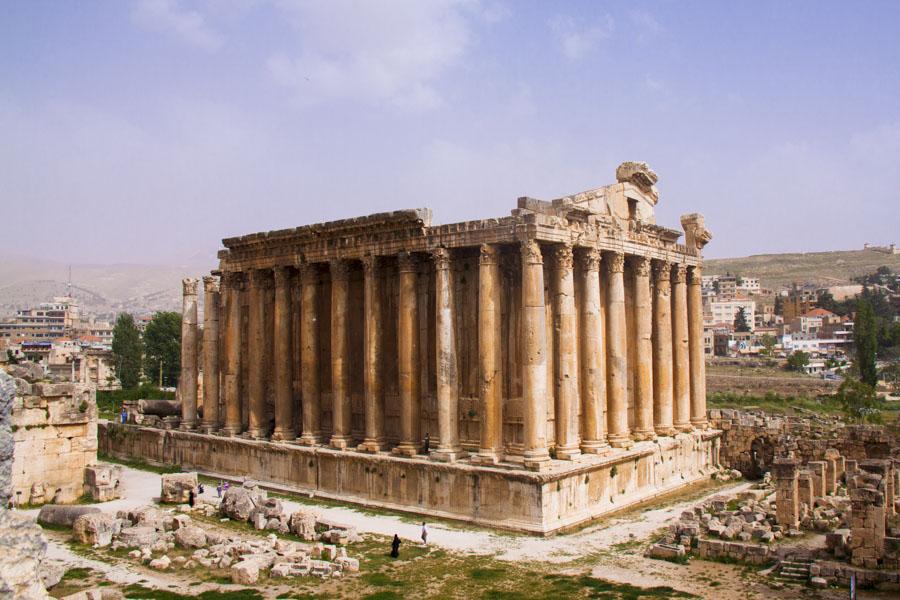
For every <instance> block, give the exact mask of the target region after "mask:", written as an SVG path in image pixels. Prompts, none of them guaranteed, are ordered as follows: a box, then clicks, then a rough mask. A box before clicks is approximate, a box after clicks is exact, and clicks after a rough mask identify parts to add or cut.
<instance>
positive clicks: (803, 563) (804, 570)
mask: <svg viewBox="0 0 900 600" xmlns="http://www.w3.org/2000/svg"><path fill="white" fill-rule="evenodd" d="M810 565H812V561H811V560H809V559H806V558H790V559H784V560H782V561H781V568H780V569H778V574H777V575H776V576H775V577H776V578H777V579H780V580H782V581H790V582H793V583H806V582H807V581H809V567H810Z"/></svg>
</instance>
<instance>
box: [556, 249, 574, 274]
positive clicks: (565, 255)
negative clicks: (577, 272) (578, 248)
mask: <svg viewBox="0 0 900 600" xmlns="http://www.w3.org/2000/svg"><path fill="white" fill-rule="evenodd" d="M553 258H554V260H555V261H556V267H557V268H558V269H559V270H560V271H571V270H572V266H573V263H574V256H573V255H572V244H562V245H560V246H557V247H556V248H555V249H554V251H553Z"/></svg>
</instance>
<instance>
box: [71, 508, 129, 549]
mask: <svg viewBox="0 0 900 600" xmlns="http://www.w3.org/2000/svg"><path fill="white" fill-rule="evenodd" d="M72 530H73V531H74V532H75V537H76V538H77V539H78V541H79V542H81V543H82V544H89V545H91V546H94V545H97V546H109V545H110V544H111V543H112V538H113V536H114V535H116V534H118V533H119V531H120V530H121V521H119V519H117V518H116V517H115V516H113V515H110V514H107V513H89V514H86V515H81V516H80V517H78V518H77V519H75V522H74V523H73V524H72Z"/></svg>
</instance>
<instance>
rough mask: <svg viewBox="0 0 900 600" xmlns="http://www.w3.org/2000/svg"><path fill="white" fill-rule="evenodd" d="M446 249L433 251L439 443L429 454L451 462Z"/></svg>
mask: <svg viewBox="0 0 900 600" xmlns="http://www.w3.org/2000/svg"><path fill="white" fill-rule="evenodd" d="M450 261H451V257H450V251H449V250H447V249H446V248H437V249H436V250H435V251H434V267H435V277H434V281H435V302H436V311H435V312H436V313H437V314H436V327H435V335H436V338H437V352H436V354H437V365H436V370H435V373H436V375H437V403H438V435H439V436H440V442H439V443H438V447H437V449H436V450H435V451H434V452H433V453H432V456H433V458H436V459H438V460H447V461H453V460H456V458H458V457H459V454H460V450H461V449H460V445H459V420H458V419H459V379H458V377H459V376H458V373H457V364H456V331H455V326H454V318H455V316H454V313H455V306H454V304H455V303H454V301H453V287H452V286H453V274H452V272H451V270H450V265H451V262H450Z"/></svg>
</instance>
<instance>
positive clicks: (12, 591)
mask: <svg viewBox="0 0 900 600" xmlns="http://www.w3.org/2000/svg"><path fill="white" fill-rule="evenodd" d="M0 384H2V382H0ZM0 548H2V552H0V598H16V599H19V598H22V599H25V600H32V599H33V600H37V599H43V598H49V597H50V596H49V595H48V594H47V591H46V590H45V589H44V584H43V582H42V580H41V578H40V575H39V569H40V566H41V562H42V561H43V559H44V556H45V554H46V552H47V542H46V540H45V539H44V536H43V535H42V533H41V529H40V527H38V526H37V525H35V524H34V522H32V521H31V519H29V518H28V517H25V516H24V515H20V514H16V513H15V512H12V511H7V510H5V509H0Z"/></svg>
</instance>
